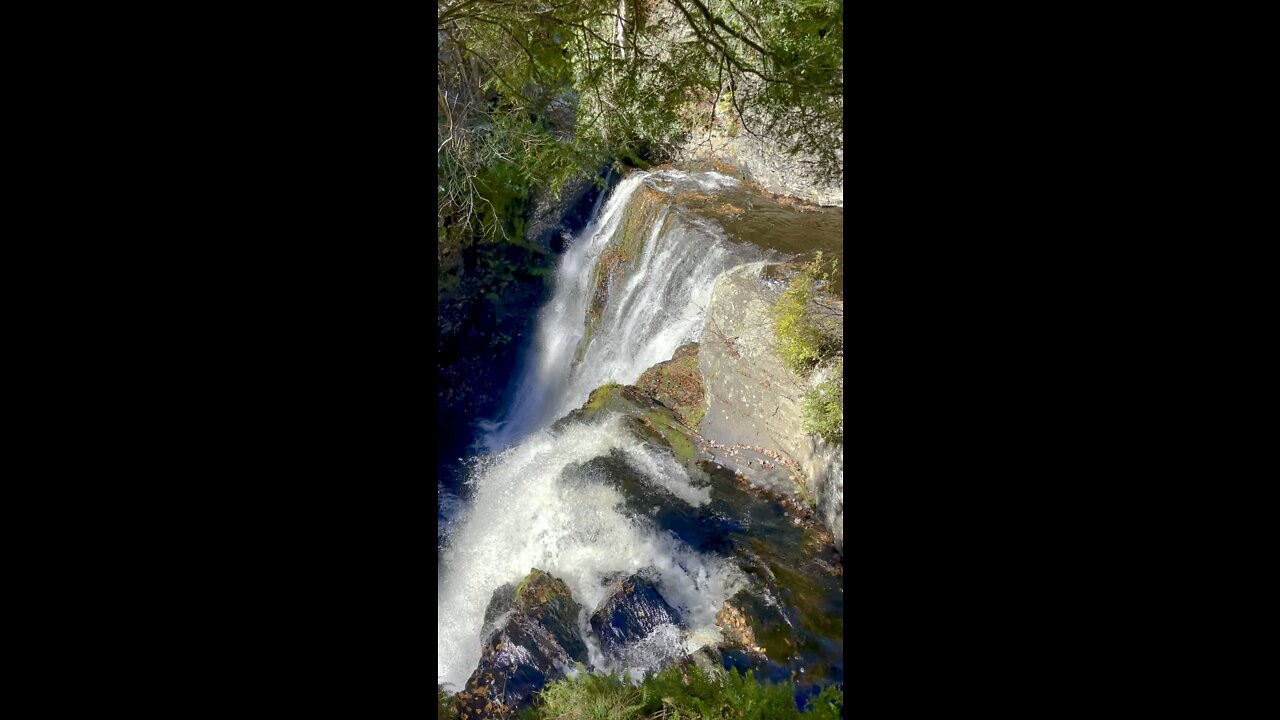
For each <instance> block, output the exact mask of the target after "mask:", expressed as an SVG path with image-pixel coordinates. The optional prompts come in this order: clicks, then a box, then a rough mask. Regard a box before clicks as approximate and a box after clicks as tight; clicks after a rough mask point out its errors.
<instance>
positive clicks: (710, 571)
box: [437, 416, 742, 689]
mask: <svg viewBox="0 0 1280 720" xmlns="http://www.w3.org/2000/svg"><path fill="white" fill-rule="evenodd" d="M615 449H616V450H620V451H621V452H622V453H624V455H625V457H626V458H627V462H628V464H630V465H632V466H633V467H635V468H636V469H637V471H639V472H641V473H642V474H644V475H645V477H646V479H647V480H648V481H649V482H652V483H654V484H655V485H658V486H661V487H667V488H669V489H671V490H672V491H673V492H675V493H676V494H677V495H678V496H680V497H683V498H685V499H686V500H692V501H693V502H694V503H695V504H697V503H699V502H702V501H703V500H704V497H705V496H704V495H703V494H702V493H703V492H705V491H703V490H702V489H700V488H695V487H694V486H692V485H691V484H689V480H688V477H687V476H685V475H684V473H683V470H682V469H680V468H679V466H678V465H676V464H674V463H667V462H664V458H665V459H666V460H669V457H667V456H665V454H664V452H663V451H661V450H658V449H655V448H653V447H652V446H649V445H647V444H645V443H644V442H642V441H640V440H638V439H637V438H636V437H634V436H633V435H631V434H630V432H628V431H627V430H626V429H625V428H624V426H623V424H622V422H621V420H620V418H618V417H616V416H615V417H610V418H606V419H605V420H603V421H601V422H599V423H597V424H592V425H587V424H574V425H570V426H568V427H566V428H565V429H564V430H563V431H562V432H561V433H560V434H558V435H555V434H552V433H551V432H550V431H541V432H538V433H535V434H533V435H531V436H529V437H528V438H527V439H526V440H525V441H524V442H523V443H521V444H520V445H518V446H516V447H514V448H511V449H510V450H507V451H505V452H503V453H501V454H499V455H497V456H494V457H491V458H487V459H485V460H484V461H483V462H482V463H481V466H480V467H478V468H477V469H476V471H475V474H474V475H473V478H472V480H471V481H470V483H471V484H472V485H473V487H474V489H475V495H474V497H473V498H472V501H471V504H470V507H469V508H468V509H467V510H466V511H465V516H464V517H463V518H460V519H459V520H458V522H457V524H456V525H455V526H454V530H453V532H452V533H451V535H450V537H449V538H448V541H447V544H448V548H447V549H446V551H445V553H444V556H443V557H442V559H441V574H440V591H439V597H438V604H437V613H438V615H437V630H438V636H437V653H438V655H437V657H438V658H439V664H438V666H437V680H438V682H440V683H450V684H452V685H453V687H454V689H460V688H461V687H462V686H463V684H464V683H465V682H466V680H467V678H468V677H469V676H470V674H471V672H472V671H473V670H474V669H475V667H476V664H477V662H478V661H479V659H480V637H479V633H480V630H481V626H482V625H483V622H484V613H485V608H486V607H487V605H488V603H489V600H490V598H491V597H492V595H493V591H494V590H496V589H497V588H499V587H501V586H502V585H504V584H506V583H515V582H519V581H520V580H521V579H523V578H524V576H525V575H526V574H527V573H528V572H529V570H530V569H531V568H534V567H537V568H539V569H541V570H543V571H545V572H548V573H550V574H551V575H553V576H555V577H557V578H560V579H561V580H564V581H565V583H566V584H567V585H568V586H569V589H570V591H571V592H572V593H573V597H574V599H575V600H576V601H577V602H578V603H580V604H581V605H582V606H583V607H584V609H585V612H587V613H589V612H591V611H592V610H594V609H595V608H596V607H597V606H598V605H599V604H600V603H601V601H603V600H604V599H605V594H606V593H607V592H608V588H606V587H604V586H603V585H602V580H604V578H605V577H606V576H608V575H610V574H611V573H614V572H618V571H621V572H626V573H632V572H636V571H638V570H640V569H641V568H645V567H653V568H656V569H657V571H658V581H657V587H658V591H659V592H660V593H661V594H662V596H663V597H664V598H665V599H666V600H667V602H668V603H670V604H671V605H672V606H673V607H675V608H676V609H677V611H678V612H680V614H681V616H682V618H683V619H684V620H685V621H686V623H687V624H688V625H689V627H690V629H691V630H693V633H692V634H691V636H694V637H698V638H702V641H701V643H700V644H699V646H700V645H701V644H705V643H707V642H713V641H714V640H715V639H717V638H718V637H719V635H718V631H717V630H716V628H715V615H716V612H717V611H718V610H719V609H720V606H721V604H722V603H723V602H724V600H725V599H726V598H728V597H731V596H732V594H733V593H734V592H736V591H737V589H738V588H739V587H741V582H742V578H741V575H740V574H739V573H738V571H737V570H736V569H734V568H733V566H732V565H731V564H728V563H725V562H723V561H721V560H720V559H719V558H717V557H714V556H701V555H699V554H698V553H696V552H694V551H693V550H691V549H690V548H689V547H688V546H686V545H684V544H683V543H681V542H680V541H679V540H677V539H676V538H675V537H674V536H672V535H671V534H669V533H666V532H662V531H660V530H658V529H657V528H656V527H655V526H654V525H652V524H651V523H650V521H648V520H645V519H633V518H631V517H628V516H627V515H625V514H623V513H622V512H621V508H622V503H623V498H622V496H621V495H620V494H619V493H618V491H617V490H615V489H613V488H612V487H610V486H609V485H607V484H606V483H605V482H603V479H601V478H593V477H585V478H584V477H582V476H581V473H577V474H575V473H568V474H566V473H565V472H564V471H565V469H566V468H568V467H569V466H570V465H572V464H575V463H584V462H586V461H588V460H590V459H592V458H595V457H599V456H603V455H607V454H609V453H610V452H611V451H613V450H615ZM682 477H683V484H684V486H685V487H684V488H678V487H677V484H678V483H679V482H680V481H681V478H682ZM668 640H669V638H668ZM656 642H657V639H656V638H655V643H656ZM687 644H688V642H687V640H686V645H687ZM670 646H671V643H670V642H667V641H663V642H662V643H661V647H662V648H669V647H670ZM646 647H648V646H646ZM658 649H659V648H658V647H656V646H655V647H649V650H650V651H652V652H651V653H650V655H652V656H653V657H652V658H648V659H647V660H646V662H655V661H656V660H655V658H656V657H657V656H658V655H659V654H663V653H666V651H665V650H664V651H663V653H658V652H657V651H658ZM684 649H685V651H688V650H692V649H696V647H693V648H691V647H686V648H684ZM665 656H666V654H663V657H665Z"/></svg>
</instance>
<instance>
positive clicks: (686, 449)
mask: <svg viewBox="0 0 1280 720" xmlns="http://www.w3.org/2000/svg"><path fill="white" fill-rule="evenodd" d="M644 417H645V418H647V419H648V420H649V422H651V423H653V424H654V425H655V426H656V427H657V428H658V432H659V433H661V435H662V438H663V439H664V440H666V442H667V444H668V445H669V446H670V447H671V452H673V453H674V454H675V456H676V459H677V460H680V461H681V462H686V463H687V462H691V461H692V460H693V459H694V457H695V456H696V454H697V451H696V450H695V449H694V447H693V441H692V440H691V439H690V438H689V436H688V432H689V431H688V430H687V429H685V428H684V427H682V426H681V425H680V423H679V422H678V421H676V420H674V419H673V418H669V417H667V416H666V415H665V414H663V413H662V412H661V411H658V410H650V411H648V412H646V413H645V414H644Z"/></svg>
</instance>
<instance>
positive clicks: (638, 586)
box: [590, 571, 683, 658]
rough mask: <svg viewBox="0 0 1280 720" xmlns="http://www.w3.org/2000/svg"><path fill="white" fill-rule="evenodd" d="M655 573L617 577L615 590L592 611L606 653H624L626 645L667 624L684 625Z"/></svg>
mask: <svg viewBox="0 0 1280 720" xmlns="http://www.w3.org/2000/svg"><path fill="white" fill-rule="evenodd" d="M654 578H655V574H654V573H653V572H652V571H648V572H645V571H641V572H639V573H635V574H633V575H629V576H627V577H624V578H621V579H618V580H615V581H614V582H613V585H612V588H611V589H612V592H611V593H610V595H609V596H608V597H607V598H605V600H604V602H602V603H601V604H600V607H599V608H597V609H596V611H595V612H594V613H593V614H592V615H591V620H590V624H591V632H592V633H593V634H594V635H595V637H596V639H598V640H599V641H600V647H601V649H602V650H603V651H604V653H605V655H606V656H608V657H611V658H618V657H621V656H622V655H623V654H624V653H625V651H626V649H627V648H628V647H629V646H631V645H634V644H635V643H637V642H639V641H641V640H644V639H645V638H647V637H649V635H651V634H652V633H653V632H654V631H655V630H657V629H658V628H660V627H662V626H664V625H674V626H676V627H681V626H683V622H682V621H681V620H680V616H679V615H678V614H677V613H676V611H675V609H674V608H672V607H671V606H670V605H669V604H667V601H666V600H665V599H663V597H662V594H661V593H660V592H658V588H657V587H656V586H655V585H654Z"/></svg>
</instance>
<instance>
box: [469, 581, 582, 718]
mask: <svg viewBox="0 0 1280 720" xmlns="http://www.w3.org/2000/svg"><path fill="white" fill-rule="evenodd" d="M581 609H582V608H581V606H580V605H579V604H578V603H577V602H575V601H574V599H573V596H572V595H571V594H570V592H569V588H568V586H567V585H565V584H564V582H563V581H561V580H558V579H556V578H554V577H552V576H550V575H548V574H546V573H544V572H542V571H541V570H538V569H537V568H534V569H533V570H532V571H531V572H530V573H529V575H528V577H526V578H525V579H524V581H523V582H521V583H520V584H519V585H517V586H511V585H507V586H505V587H503V588H499V589H498V590H497V591H496V592H494V595H493V599H492V600H491V601H490V603H489V607H488V608H487V609H486V611H485V627H486V628H487V629H488V634H487V635H485V636H484V640H483V643H482V649H481V656H480V663H479V664H478V665H477V666H476V670H475V672H473V673H472V674H471V678H470V679H469V680H468V681H467V687H466V689H465V690H464V691H463V692H461V693H459V694H458V699H459V701H460V702H462V703H463V705H464V707H465V708H466V709H467V712H468V713H469V714H470V716H471V717H473V718H475V717H493V716H497V715H500V714H503V713H506V712H508V711H510V710H512V709H514V708H518V707H521V706H523V705H526V704H528V703H529V702H530V701H531V700H532V699H533V697H534V694H535V693H537V692H538V691H539V690H541V689H542V688H544V687H546V685H547V684H548V683H551V682H554V681H556V680H559V679H561V678H563V677H565V676H566V675H567V674H568V673H569V671H571V670H572V669H573V668H574V666H575V665H576V664H577V663H585V662H587V646H586V643H585V642H583V640H582V637H581V636H580V635H579V632H578V614H579V612H580V611H581ZM504 618H505V619H504Z"/></svg>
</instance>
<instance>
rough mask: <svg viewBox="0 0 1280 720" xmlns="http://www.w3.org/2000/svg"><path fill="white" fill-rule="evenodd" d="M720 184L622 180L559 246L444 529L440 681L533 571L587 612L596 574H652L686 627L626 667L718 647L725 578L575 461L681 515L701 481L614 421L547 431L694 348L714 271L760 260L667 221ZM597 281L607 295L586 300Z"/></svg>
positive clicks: (600, 594)
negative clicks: (643, 489)
mask: <svg viewBox="0 0 1280 720" xmlns="http://www.w3.org/2000/svg"><path fill="white" fill-rule="evenodd" d="M733 183H734V181H733V180H731V179H729V178H726V177H724V176H722V175H719V174H717V173H696V174H692V175H690V174H686V173H682V172H678V171H665V172H658V173H648V172H639V171H637V172H634V173H632V174H631V175H630V176H629V177H627V178H626V179H625V180H623V181H622V182H621V183H620V184H619V185H618V187H617V188H616V189H615V190H614V192H613V195H612V196H611V197H610V198H609V200H608V202H607V203H605V205H604V207H603V210H602V211H600V210H598V211H597V216H596V217H594V218H593V220H592V221H591V222H590V223H589V224H588V226H587V228H586V229H585V230H584V231H583V232H582V233H581V234H580V235H579V236H578V237H577V239H576V240H575V241H574V242H573V243H572V244H571V245H570V246H569V247H568V249H567V250H566V252H565V254H564V256H563V257H562V259H561V261H560V265H559V267H558V269H557V273H556V283H555V289H554V291H553V296H552V299H551V301H550V302H549V303H548V305H547V306H546V307H545V308H544V309H543V310H542V311H541V313H540V315H539V318H538V326H537V330H536V336H535V341H534V344H533V346H532V348H531V350H530V353H529V357H528V358H527V361H526V365H525V368H524V371H523V374H522V378H521V381H520V383H519V390H518V392H517V396H516V399H515V400H514V401H513V403H512V406H511V409H510V411H509V412H508V413H507V415H506V417H505V418H504V419H503V421H502V422H501V423H499V424H496V425H494V426H490V432H489V433H488V435H487V437H486V438H485V441H484V444H485V446H486V450H487V451H488V453H489V454H487V455H486V456H484V457H481V458H478V459H477V460H475V461H474V467H473V469H472V472H471V476H470V479H469V480H468V481H467V485H468V486H469V496H470V497H469V498H468V501H467V504H466V507H465V508H464V509H462V510H460V511H459V513H458V515H457V517H456V518H455V519H454V521H453V522H451V523H450V529H449V530H448V531H447V533H446V540H445V544H446V548H445V551H444V553H443V555H442V558H441V571H440V578H439V580H440V594H439V598H438V627H437V629H438V641H437V643H438V652H439V656H438V657H439V666H438V668H437V676H438V681H439V682H440V683H444V684H451V685H452V686H454V687H455V688H461V687H462V686H463V684H464V683H465V681H466V679H467V677H468V675H469V674H470V673H471V672H472V670H473V669H474V668H475V667H476V663H477V661H478V660H479V658H480V656H481V648H480V637H479V634H480V631H481V628H482V624H483V621H484V614H485V608H486V606H487V604H488V602H489V600H490V598H491V596H492V594H493V592H494V591H495V590H496V589H498V588H499V587H501V586H503V585H505V584H507V583H514V582H519V581H520V580H521V579H522V578H523V577H524V576H525V575H526V574H527V573H528V572H529V571H530V569H532V568H534V567H537V568H539V569H541V570H543V571H545V572H548V573H550V574H551V575H553V576H555V577H557V578H560V579H562V580H564V581H565V583H566V584H567V585H568V586H569V588H570V590H571V592H572V594H573V597H574V598H575V600H577V601H578V602H579V603H581V604H582V606H583V607H584V608H586V609H587V612H590V609H591V608H594V607H595V606H596V605H597V603H599V602H600V601H601V600H603V599H604V593H605V590H604V589H603V586H602V583H601V580H602V579H603V578H605V577H606V576H608V575H610V574H611V573H615V572H618V571H623V572H634V571H637V570H639V569H641V568H645V567H651V568H655V569H656V570H657V572H658V575H659V579H658V587H659V589H660V590H661V592H662V594H663V596H664V597H666V598H667V599H668V600H669V601H670V602H671V604H672V605H674V606H676V607H677V608H678V610H679V612H680V615H681V618H682V620H683V621H684V622H685V624H686V626H687V629H686V631H685V632H683V633H680V632H676V631H675V628H674V626H671V627H670V628H668V629H667V630H666V631H664V632H661V633H654V634H653V635H652V636H651V637H650V638H648V639H647V640H646V642H645V643H644V644H642V646H641V647H640V648H638V649H637V654H633V656H632V657H631V658H629V662H628V664H629V665H630V666H631V667H632V668H634V667H635V666H637V665H641V666H650V667H656V666H657V665H659V664H661V663H662V662H663V661H664V660H669V659H671V658H673V657H675V656H678V655H680V654H683V653H686V652H689V651H692V650H694V649H696V648H697V647H700V646H702V645H704V644H707V643H711V642H714V641H716V640H718V639H719V637H720V635H719V631H718V630H717V629H716V623H715V616H716V612H717V610H719V608H720V607H721V604H722V603H723V602H724V600H725V599H727V598H728V597H730V596H731V595H732V594H733V592H735V591H736V590H737V589H738V588H739V587H740V586H741V577H740V573H739V572H738V571H737V569H736V568H734V567H733V566H732V564H730V563H726V562H725V561H724V560H723V559H721V558H718V557H715V556H710V555H701V554H699V553H697V552H695V551H693V550H692V549H690V548H689V547H688V546H687V545H685V544H684V543H682V542H680V541H679V540H678V539H676V538H675V537H674V536H672V535H671V534H669V533H665V532H663V531H661V530H660V529H659V528H658V527H656V526H655V525H654V524H652V523H648V522H645V521H643V520H642V519H638V518H636V517H634V516H629V515H626V514H624V513H623V512H621V511H620V505H621V503H622V498H621V496H620V494H619V492H618V490H617V489H615V488H614V487H611V486H610V485H609V484H608V483H605V482H602V481H601V480H600V478H598V477H593V476H592V475H591V473H586V475H584V474H583V472H582V470H581V468H582V467H583V465H584V464H586V463H588V462H589V461H591V460H592V459H593V458H599V457H602V456H610V455H612V456H614V457H620V458H623V459H625V463H626V464H627V465H628V466H629V467H630V468H631V469H632V471H634V473H635V474H636V475H637V476H638V477H640V478H642V479H643V481H644V482H647V483H649V484H651V485H653V486H655V487H658V488H661V489H662V490H663V491H665V492H667V493H669V494H670V495H672V496H674V497H675V498H678V499H679V501H681V502H684V503H687V504H688V505H690V506H695V507H696V506H699V505H705V504H706V503H707V502H708V494H707V490H706V488H705V487H700V486H698V485H697V484H696V483H694V482H692V481H691V480H690V478H689V476H688V474H687V473H686V471H685V469H684V468H683V467H682V466H681V465H680V464H679V463H677V462H676V461H675V460H674V459H673V458H672V457H671V456H670V454H668V453H666V452H665V451H663V450H660V449H657V448H653V447H651V446H649V445H647V444H646V443H644V442H642V441H640V440H638V439H637V438H636V437H635V436H634V435H632V434H631V433H630V432H628V431H627V430H626V429H625V428H624V427H623V425H622V423H621V422H620V421H618V419H617V418H616V417H615V418H608V417H606V418H605V419H604V420H601V421H599V422H596V423H595V424H575V425H570V426H568V427H567V428H563V429H561V430H560V431H558V432H553V431H551V430H550V429H548V428H549V426H550V425H551V423H553V422H554V421H555V420H557V419H558V418H560V417H562V416H563V415H564V414H566V413H567V412H568V411H570V410H572V409H573V408H576V407H578V406H580V405H582V403H583V402H584V401H586V399H587V397H588V395H589V394H590V392H591V391H592V390H594V389H595V388H596V387H599V386H600V385H603V384H605V383H609V382H618V383H634V382H635V381H636V380H637V378H639V376H640V375H641V373H643V372H644V371H645V370H646V369H648V368H649V367H651V366H652V365H654V364H656V363H658V362H662V361H664V360H667V359H669V358H670V357H671V356H672V354H673V353H674V352H675V350H676V349H677V348H678V347H679V346H680V345H682V344H683V343H686V342H690V341H696V340H699V339H700V336H701V332H702V324H703V309H704V308H705V307H706V305H707V303H708V301H709V299H710V296H711V291H712V287H713V285H714V284H715V280H716V278H717V277H718V276H719V275H720V274H722V273H724V272H725V271H727V270H729V269H730V268H732V267H734V266H736V265H738V264H741V263H743V262H748V261H750V260H755V259H758V258H759V257H760V251H758V250H756V249H754V248H749V247H743V246H739V245H735V244H733V243H730V242H728V241H727V240H726V239H725V237H724V235H723V233H721V232H720V231H719V230H718V229H717V228H716V227H715V226H714V225H711V224H709V223H706V222H704V221H700V220H699V219H697V218H695V217H692V216H687V215H686V214H684V213H683V212H681V211H680V208H679V207H678V205H676V204H675V202H674V197H673V196H675V195H676V194H677V193H678V192H680V191H683V190H696V191H700V192H713V191H715V190H716V189H718V188H720V187H724V186H727V185H731V184H733ZM642 191H643V192H645V193H647V196H646V197H647V198H648V199H647V201H646V202H649V203H650V205H649V206H647V207H648V210H649V211H651V212H650V214H648V215H643V216H640V217H643V218H651V220H650V221H649V222H647V224H643V225H642V226H641V227H639V228H636V227H634V225H636V224H639V223H638V222H637V221H636V220H635V217H637V216H634V215H628V206H629V203H631V202H632V201H633V199H635V198H636V193H638V192H642ZM658 194H661V195H658ZM655 198H656V199H655ZM636 232H639V233H642V234H641V235H635V233H636ZM620 233H622V234H624V235H625V234H627V233H631V236H630V237H631V238H632V239H633V240H635V242H634V244H633V245H632V246H630V247H632V248H633V252H634V255H633V256H631V257H628V258H627V259H626V264H627V268H626V272H625V273H619V274H617V275H616V276H615V275H614V274H613V272H612V270H609V271H608V273H607V276H605V277H602V276H601V274H602V273H605V272H606V269H605V268H604V267H603V266H602V263H605V262H613V260H609V261H606V258H607V257H609V253H610V252H613V253H615V254H616V253H617V252H618V250H617V245H618V243H619V242H620V241H624V240H627V238H625V237H622V236H621V235H620ZM637 239H638V240H637ZM615 259H616V255H615ZM601 283H605V285H604V286H602V285H601ZM602 287H604V288H605V289H606V290H607V301H605V302H604V303H603V306H602V307H599V304H600V302H601V300H600V298H601V297H602V293H603V292H604V291H602ZM593 303H595V306H593ZM592 313H594V315H592ZM584 338H585V339H586V341H585V342H584ZM583 620H584V622H585V617H584V618H583ZM584 628H585V625H584ZM588 645H589V646H591V647H592V650H593V652H592V659H593V664H595V665H597V666H598V667H599V666H602V665H604V664H605V663H604V661H603V659H602V658H601V657H600V655H599V652H598V649H597V648H595V647H594V645H592V643H591V641H590V639H589V638H588Z"/></svg>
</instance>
